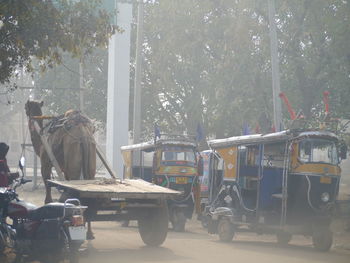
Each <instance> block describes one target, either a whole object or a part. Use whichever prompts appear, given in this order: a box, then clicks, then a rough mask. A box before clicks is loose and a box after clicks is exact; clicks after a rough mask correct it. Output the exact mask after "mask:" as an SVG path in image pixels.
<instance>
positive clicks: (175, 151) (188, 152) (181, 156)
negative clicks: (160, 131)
mask: <svg viewBox="0 0 350 263" xmlns="http://www.w3.org/2000/svg"><path fill="white" fill-rule="evenodd" d="M162 161H185V162H190V163H195V162H196V156H195V153H194V151H193V150H192V149H180V148H179V147H174V148H167V149H165V150H164V151H163V152H162Z"/></svg>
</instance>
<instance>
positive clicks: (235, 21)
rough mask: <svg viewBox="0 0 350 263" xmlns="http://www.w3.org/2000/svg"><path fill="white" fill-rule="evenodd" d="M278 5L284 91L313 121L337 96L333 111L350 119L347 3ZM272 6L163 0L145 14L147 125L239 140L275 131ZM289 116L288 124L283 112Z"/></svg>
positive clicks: (305, 0)
mask: <svg viewBox="0 0 350 263" xmlns="http://www.w3.org/2000/svg"><path fill="white" fill-rule="evenodd" d="M276 3H277V15H276V23H277V27H278V39H279V57H280V68H281V89H282V91H284V92H286V93H287V95H288V96H289V97H290V100H291V102H292V104H293V106H294V108H295V109H296V110H297V111H298V110H299V109H302V110H303V112H304V114H306V116H310V115H311V109H312V108H313V107H319V106H320V105H322V93H323V91H325V90H328V91H330V93H331V96H330V105H331V111H332V113H333V114H334V115H336V116H338V117H345V118H349V112H350V108H349V107H350V106H349V105H350V103H349V102H350V101H349V100H350V99H349V98H350V97H349V95H350V88H349V87H350V77H349V76H350V63H349V58H350V55H349V54H350V53H349V46H350V37H349V36H350V32H349V30H350V22H349V21H350V17H349V15H350V3H349V1H340V0H332V1H328V0H302V1H300V0H292V1H290V0H281V1H276ZM267 8H268V7H267V1H261V0H258V1H251V0H245V1H231V0H218V1H211V0H201V1H199V0H171V1H170V0H162V1H150V2H149V4H148V6H147V8H146V12H147V14H146V26H145V27H146V32H145V50H144V55H145V61H144V65H145V70H144V96H143V99H144V105H143V107H144V110H143V114H144V115H143V120H144V127H146V129H145V130H146V131H147V132H148V133H151V132H152V127H153V126H152V125H153V122H154V121H158V122H159V124H160V125H161V126H162V128H163V129H166V130H168V131H174V130H180V131H183V130H187V131H188V133H193V131H195V128H194V127H195V125H196V123H198V122H201V123H204V126H205V130H206V131H207V135H210V136H215V137H224V136H232V135H239V134H240V133H241V130H242V126H243V124H244V123H248V124H249V125H250V127H251V128H254V127H255V126H256V124H258V123H259V124H260V126H262V129H261V130H262V131H263V132H268V131H269V130H270V128H271V120H272V99H271V98H272V87H271V86H272V84H271V66H270V38H269V28H268V24H269V23H268V19H267V17H268V15H267ZM285 117H286V118H289V116H288V115H287V112H286V111H285Z"/></svg>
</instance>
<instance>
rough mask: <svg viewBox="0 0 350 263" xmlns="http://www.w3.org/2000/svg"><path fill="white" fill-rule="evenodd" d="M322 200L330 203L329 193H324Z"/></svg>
mask: <svg viewBox="0 0 350 263" xmlns="http://www.w3.org/2000/svg"><path fill="white" fill-rule="evenodd" d="M321 200H322V201H323V202H325V203H327V202H328V201H329V193H327V192H324V193H322V194H321Z"/></svg>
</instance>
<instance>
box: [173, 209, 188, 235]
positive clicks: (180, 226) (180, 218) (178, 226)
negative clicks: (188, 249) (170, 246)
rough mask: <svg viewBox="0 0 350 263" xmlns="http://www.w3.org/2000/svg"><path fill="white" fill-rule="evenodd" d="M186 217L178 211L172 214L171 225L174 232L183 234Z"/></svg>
mask: <svg viewBox="0 0 350 263" xmlns="http://www.w3.org/2000/svg"><path fill="white" fill-rule="evenodd" d="M186 220H187V219H186V216H185V214H184V212H182V211H178V212H175V213H174V216H173V220H172V222H171V223H172V225H173V228H174V231H176V232H184V231H185V225H186Z"/></svg>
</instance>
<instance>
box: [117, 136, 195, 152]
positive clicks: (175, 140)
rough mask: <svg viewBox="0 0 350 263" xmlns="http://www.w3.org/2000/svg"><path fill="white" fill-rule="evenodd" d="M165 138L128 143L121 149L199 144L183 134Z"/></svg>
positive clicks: (152, 148) (130, 149)
mask: <svg viewBox="0 0 350 263" xmlns="http://www.w3.org/2000/svg"><path fill="white" fill-rule="evenodd" d="M162 136H163V137H164V138H160V139H158V140H156V141H149V142H143V143H138V144H132V145H126V146H122V147H121V148H120V149H121V151H122V152H123V151H137V150H139V151H145V152H153V151H155V149H156V148H160V147H162V146H180V147H192V148H195V147H197V144H196V142H195V141H194V140H191V139H190V138H188V137H185V136H182V135H167V136H164V135H162Z"/></svg>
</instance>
